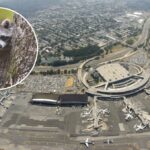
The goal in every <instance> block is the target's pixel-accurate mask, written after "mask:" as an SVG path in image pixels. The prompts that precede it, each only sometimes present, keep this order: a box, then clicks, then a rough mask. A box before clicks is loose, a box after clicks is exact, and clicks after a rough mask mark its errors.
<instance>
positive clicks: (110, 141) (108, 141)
mask: <svg viewBox="0 0 150 150" xmlns="http://www.w3.org/2000/svg"><path fill="white" fill-rule="evenodd" d="M104 143H105V144H113V140H111V139H107V140H105V141H104Z"/></svg>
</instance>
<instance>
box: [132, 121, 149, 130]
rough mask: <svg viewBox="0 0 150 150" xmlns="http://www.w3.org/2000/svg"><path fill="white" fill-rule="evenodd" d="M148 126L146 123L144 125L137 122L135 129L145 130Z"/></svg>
mask: <svg viewBox="0 0 150 150" xmlns="http://www.w3.org/2000/svg"><path fill="white" fill-rule="evenodd" d="M145 128H146V125H143V124H142V123H141V124H139V125H138V124H135V125H134V129H135V131H140V130H144V129H145Z"/></svg>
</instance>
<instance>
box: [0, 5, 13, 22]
mask: <svg viewBox="0 0 150 150" xmlns="http://www.w3.org/2000/svg"><path fill="white" fill-rule="evenodd" d="M13 16H14V12H12V11H11V10H6V9H2V8H0V21H2V20H4V19H9V20H10V21H13Z"/></svg>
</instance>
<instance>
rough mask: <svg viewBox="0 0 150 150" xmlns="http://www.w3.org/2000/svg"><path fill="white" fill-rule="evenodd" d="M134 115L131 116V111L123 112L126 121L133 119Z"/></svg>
mask: <svg viewBox="0 0 150 150" xmlns="http://www.w3.org/2000/svg"><path fill="white" fill-rule="evenodd" d="M133 118H134V117H133V115H132V114H131V113H128V114H125V120H126V121H129V120H131V119H133Z"/></svg>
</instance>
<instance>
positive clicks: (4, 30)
mask: <svg viewBox="0 0 150 150" xmlns="http://www.w3.org/2000/svg"><path fill="white" fill-rule="evenodd" d="M11 37H12V28H11V24H10V22H9V21H8V20H4V21H2V23H1V24H0V51H2V50H3V49H4V48H5V47H7V46H8V45H9V43H10V41H11Z"/></svg>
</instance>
